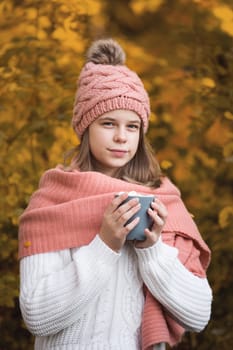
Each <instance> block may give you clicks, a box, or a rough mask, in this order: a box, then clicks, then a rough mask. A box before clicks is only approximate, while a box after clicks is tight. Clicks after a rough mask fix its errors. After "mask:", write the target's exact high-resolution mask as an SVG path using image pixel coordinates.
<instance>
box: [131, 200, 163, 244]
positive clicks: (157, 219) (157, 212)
mask: <svg viewBox="0 0 233 350" xmlns="http://www.w3.org/2000/svg"><path fill="white" fill-rule="evenodd" d="M151 206H152V209H153V210H152V209H151V208H149V209H148V214H149V215H150V217H151V218H152V219H153V221H154V223H153V226H152V229H151V230H149V229H148V228H146V229H145V231H144V233H145V235H146V240H145V241H135V247H136V248H149V247H151V246H152V245H153V244H155V242H157V240H158V238H159V236H160V234H161V232H162V230H163V227H164V225H165V222H166V219H167V209H166V207H165V206H164V204H163V203H162V202H161V201H160V200H159V199H158V198H155V199H154V201H153V202H152V203H151Z"/></svg>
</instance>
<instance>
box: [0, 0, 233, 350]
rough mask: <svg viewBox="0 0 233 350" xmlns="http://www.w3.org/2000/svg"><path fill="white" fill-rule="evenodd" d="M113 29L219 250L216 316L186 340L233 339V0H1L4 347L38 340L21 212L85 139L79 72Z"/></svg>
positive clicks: (192, 206)
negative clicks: (78, 126)
mask: <svg viewBox="0 0 233 350" xmlns="http://www.w3.org/2000/svg"><path fill="white" fill-rule="evenodd" d="M103 37H112V38H114V39H116V40H117V41H119V43H120V44H121V45H122V46H123V48H124V50H125V51H126V54H127V61H126V62H127V65H128V66H129V67H130V68H131V69H133V70H136V71H137V73H138V74H139V75H140V77H141V78H142V80H143V82H144V84H145V87H146V89H147V91H148V92H149V95H150V99H151V107H152V115H151V124H150V129H149V133H148V137H149V139H150V142H151V144H152V145H153V147H154V148H155V150H156V154H157V157H158V160H159V162H160V165H161V168H162V170H163V172H164V173H165V174H167V175H169V176H170V177H171V179H172V180H173V181H174V182H175V184H177V185H178V186H179V188H180V189H181V190H182V197H183V199H184V201H185V203H186V205H187V207H188V209H189V211H190V212H191V213H192V214H193V215H194V220H195V221H196V223H197V224H198V226H199V229H200V231H201V233H202V235H203V237H204V239H205V240H206V242H207V244H208V245H209V247H210V248H211V250H212V262H211V265H210V267H209V270H208V278H209V281H210V284H211V286H212V288H213V293H214V302H213V312H212V318H211V321H210V322H209V325H208V327H207V328H206V329H205V330H204V331H203V332H202V333H201V334H187V335H186V336H185V337H184V338H183V341H182V343H181V344H179V346H178V347H177V349H179V350H184V349H198V350H206V349H212V350H215V349H216V350H217V349H221V350H231V349H232V346H233V332H232V330H233V292H232V291H233V273H232V267H233V224H232V222H233V196H232V194H233V193H232V192H233V181H232V180H233V4H232V0H203V1H201V0H176V1H175V0H117V1H108V0H69V1H66V0H50V1H45V0H1V1H0V160H1V161H0V190H1V195H0V230H1V233H0V329H1V337H0V350H30V349H33V345H32V344H33V337H32V336H31V335H30V334H29V333H28V331H27V330H26V329H25V326H24V324H23V321H22V319H21V316H20V311H19V305H18V293H19V274H18V260H17V232H18V218H19V215H20V214H21V213H22V211H23V210H24V208H25V207H26V205H27V203H28V200H29V198H30V195H31V194H32V192H33V191H34V190H35V189H36V188H37V186H38V180H39V178H40V176H41V174H42V173H43V172H44V171H45V170H46V169H48V168H51V167H54V166H56V165H57V164H58V163H62V162H63V156H64V153H65V152H66V151H68V150H70V149H71V148H72V147H73V146H75V145H77V143H78V140H77V139H76V136H75V134H74V133H73V131H72V129H71V126H70V122H71V116H72V107H73V100H74V94H75V90H76V80H77V77H78V75H79V72H80V69H81V67H82V65H83V63H84V60H85V52H86V49H87V48H88V47H89V45H90V43H91V42H92V41H93V40H95V39H98V38H103ZM126 350H127V349H126Z"/></svg>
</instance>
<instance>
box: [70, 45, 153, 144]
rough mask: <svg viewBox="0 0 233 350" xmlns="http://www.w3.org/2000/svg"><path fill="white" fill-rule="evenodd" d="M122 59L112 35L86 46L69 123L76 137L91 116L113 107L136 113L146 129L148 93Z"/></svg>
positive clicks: (123, 55)
mask: <svg viewBox="0 0 233 350" xmlns="http://www.w3.org/2000/svg"><path fill="white" fill-rule="evenodd" d="M124 61H125V53H124V51H123V50H122V48H121V46H119V44H118V43H116V42H115V41H113V40H112V39H105V40H97V41H95V42H94V43H93V45H92V46H91V47H90V49H89V51H88V53H87V63H86V64H85V65H84V67H83V69H82V71H81V74H80V76H79V79H78V82H77V92H76V96H75V102H74V109H73V118H72V125H73V128H74V130H75V132H76V133H77V135H78V136H79V137H81V136H82V135H83V133H84V131H85V129H86V128H88V126H89V125H90V124H91V123H92V122H93V121H94V120H95V119H97V118H98V117H100V116H101V115H102V114H104V113H106V112H109V111H112V110H116V109H125V110H131V111H133V112H135V113H137V114H138V116H139V117H140V118H141V120H142V123H143V129H144V132H146V130H147V128H148V119H149V115H150V102H149V97H148V94H147V92H146V90H145V89H144V86H143V83H142V81H141V79H140V78H139V77H138V75H137V74H136V73H135V72H133V71H131V70H130V69H129V68H127V67H126V66H125V65H124Z"/></svg>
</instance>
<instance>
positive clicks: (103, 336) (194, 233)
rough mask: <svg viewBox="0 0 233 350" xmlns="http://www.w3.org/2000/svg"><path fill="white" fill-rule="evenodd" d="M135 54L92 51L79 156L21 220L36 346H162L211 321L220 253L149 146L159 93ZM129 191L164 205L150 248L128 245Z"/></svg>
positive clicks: (132, 206)
mask: <svg viewBox="0 0 233 350" xmlns="http://www.w3.org/2000/svg"><path fill="white" fill-rule="evenodd" d="M124 58H125V57H124V52H123V50H122V48H121V47H120V46H119V45H118V44H117V43H116V42H114V41H113V40H111V39H109V40H99V41H96V42H94V44H93V45H92V46H91V48H90V49H89V51H88V54H87V63H86V64H85V65H84V67H83V69H82V72H81V74H80V77H79V81H78V89H77V94H76V98H75V104H74V113H73V120H72V123H73V127H74V130H75V132H76V133H77V135H78V136H79V138H80V145H79V147H78V150H77V151H78V152H77V154H76V155H75V156H74V158H73V160H72V162H71V164H70V167H69V168H63V167H61V166H60V167H57V168H55V169H51V170H49V171H47V172H46V173H45V174H44V175H43V176H42V179H41V181H40V186H39V189H38V190H37V191H36V192H35V193H34V195H33V196H32V198H31V201H30V203H29V205H28V207H27V209H26V210H25V212H24V213H23V215H22V216H21V219H20V228H19V256H20V258H21V260H20V276H21V285H20V305H21V311H22V315H23V318H24V321H25V323H26V325H27V327H28V329H29V330H30V332H31V333H32V334H34V335H35V336H36V338H35V349H37V350H52V349H53V350H84V349H85V350H94V349H95V350H139V349H154V350H155V349H157V350H158V349H160V350H161V349H165V347H166V345H165V344H166V343H169V344H170V345H171V346H173V345H175V344H176V343H177V342H178V341H179V340H180V339H181V336H182V334H183V332H184V331H185V330H188V331H195V332H200V331H201V330H203V329H204V327H205V326H206V325H207V323H208V321H209V318H210V312H211V301H212V293H211V289H210V286H209V284H208V281H207V278H206V269H207V267H208V264H209V260H210V251H209V249H208V247H207V246H206V244H205V243H204V241H203V240H202V238H201V236H200V234H199V232H198V230H197V227H196V226H195V224H194V222H193V220H192V218H191V216H190V214H189V213H188V211H187V210H186V208H185V206H184V204H183V202H182V200H181V198H180V193H179V191H178V189H177V188H176V187H175V186H174V185H173V184H172V183H171V182H170V181H169V179H168V178H166V177H163V176H162V175H161V173H160V170H159V166H158V164H157V162H156V161H155V158H154V155H153V153H152V151H151V149H150V147H149V145H148V143H147V142H146V139H145V132H146V131H147V128H148V118H149V114H150V105H149V99H148V95H147V93H146V91H145V89H144V86H143V84H142V82H141V80H140V79H139V77H138V76H137V74H136V73H134V72H133V71H131V70H130V69H128V68H127V67H126V66H125V65H124ZM130 191H136V192H137V193H140V194H154V195H155V198H156V199H155V200H154V201H153V202H152V203H151V208H150V209H149V210H148V215H149V216H150V217H151V219H152V220H153V225H152V227H151V229H149V228H147V229H145V232H144V233H145V236H146V239H145V240H144V241H128V240H127V235H128V233H129V232H130V231H131V230H132V229H133V228H134V227H136V226H137V224H138V223H139V218H138V217H136V218H135V219H134V220H133V221H131V222H130V223H128V220H129V219H130V218H131V217H132V216H133V215H135V214H136V213H137V212H138V211H139V209H140V204H139V202H138V199H131V200H130V201H128V202H127V201H125V200H126V198H127V197H128V192H130ZM119 192H121V194H120V195H118V196H116V194H117V193H119ZM122 192H123V193H122ZM123 202H124V203H123Z"/></svg>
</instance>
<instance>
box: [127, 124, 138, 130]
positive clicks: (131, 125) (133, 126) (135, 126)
mask: <svg viewBox="0 0 233 350" xmlns="http://www.w3.org/2000/svg"><path fill="white" fill-rule="evenodd" d="M128 128H129V129H135V130H138V129H139V126H138V125H137V124H129V125H128Z"/></svg>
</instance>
